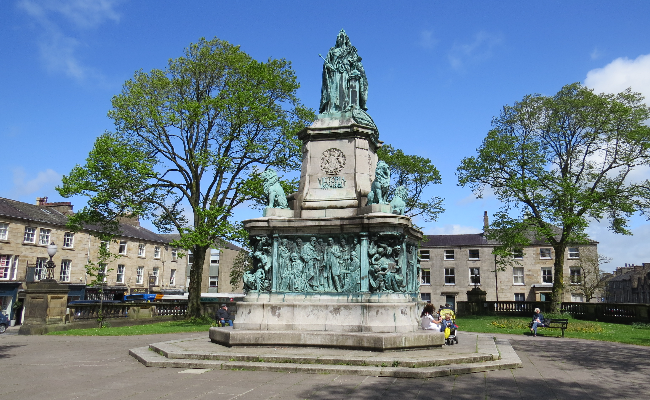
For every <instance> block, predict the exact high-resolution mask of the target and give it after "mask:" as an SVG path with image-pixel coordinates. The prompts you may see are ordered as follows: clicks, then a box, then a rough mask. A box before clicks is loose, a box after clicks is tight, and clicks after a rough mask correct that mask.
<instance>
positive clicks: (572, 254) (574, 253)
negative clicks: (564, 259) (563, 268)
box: [569, 247, 580, 258]
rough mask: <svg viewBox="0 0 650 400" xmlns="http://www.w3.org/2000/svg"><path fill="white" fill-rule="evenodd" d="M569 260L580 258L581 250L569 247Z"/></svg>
mask: <svg viewBox="0 0 650 400" xmlns="http://www.w3.org/2000/svg"><path fill="white" fill-rule="evenodd" d="M569 258H580V249H579V248H577V247H569Z"/></svg>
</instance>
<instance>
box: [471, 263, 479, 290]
mask: <svg viewBox="0 0 650 400" xmlns="http://www.w3.org/2000/svg"><path fill="white" fill-rule="evenodd" d="M476 271H478V273H477V274H474V272H476ZM473 276H476V277H478V283H474V280H473V279H472V277H473ZM469 284H470V286H474V285H476V286H481V268H479V267H470V268H469Z"/></svg>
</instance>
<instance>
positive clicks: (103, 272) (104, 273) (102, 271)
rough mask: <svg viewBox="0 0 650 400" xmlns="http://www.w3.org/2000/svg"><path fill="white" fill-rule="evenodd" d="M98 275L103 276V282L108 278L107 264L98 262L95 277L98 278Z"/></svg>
mask: <svg viewBox="0 0 650 400" xmlns="http://www.w3.org/2000/svg"><path fill="white" fill-rule="evenodd" d="M102 267H103V268H102ZM100 276H101V277H103V279H102V281H103V282H104V283H105V282H106V281H107V280H108V264H106V263H99V270H98V271H97V278H99V277H100Z"/></svg>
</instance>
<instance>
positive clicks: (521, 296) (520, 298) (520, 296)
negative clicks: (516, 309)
mask: <svg viewBox="0 0 650 400" xmlns="http://www.w3.org/2000/svg"><path fill="white" fill-rule="evenodd" d="M515 301H526V295H525V294H524V293H515Z"/></svg>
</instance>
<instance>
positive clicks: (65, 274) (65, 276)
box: [59, 260, 72, 282]
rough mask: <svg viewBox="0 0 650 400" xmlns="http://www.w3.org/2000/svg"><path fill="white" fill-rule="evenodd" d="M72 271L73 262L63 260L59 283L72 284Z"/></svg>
mask: <svg viewBox="0 0 650 400" xmlns="http://www.w3.org/2000/svg"><path fill="white" fill-rule="evenodd" d="M71 270H72V260H61V272H60V273H59V282H70V271H71Z"/></svg>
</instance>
